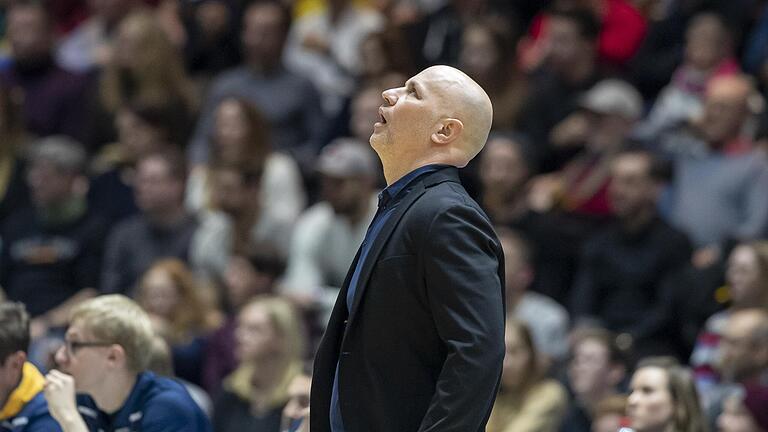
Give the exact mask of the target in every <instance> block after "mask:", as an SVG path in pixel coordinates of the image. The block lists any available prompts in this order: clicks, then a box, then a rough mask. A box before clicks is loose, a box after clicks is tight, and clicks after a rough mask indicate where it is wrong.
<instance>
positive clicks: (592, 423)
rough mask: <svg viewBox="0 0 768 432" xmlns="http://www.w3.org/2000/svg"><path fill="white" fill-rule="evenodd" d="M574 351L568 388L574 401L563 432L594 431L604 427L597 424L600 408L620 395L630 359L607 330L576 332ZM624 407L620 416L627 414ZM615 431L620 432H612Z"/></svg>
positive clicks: (564, 423) (562, 427)
mask: <svg viewBox="0 0 768 432" xmlns="http://www.w3.org/2000/svg"><path fill="white" fill-rule="evenodd" d="M572 347H573V348H572V349H571V360H570V362H569V364H568V384H569V387H570V389H571V391H572V392H573V396H574V398H573V401H572V403H571V404H570V406H569V408H568V411H567V413H566V415H565V418H564V419H563V423H562V426H561V427H560V432H589V431H594V430H595V429H596V428H601V426H602V425H600V424H599V420H598V418H599V414H601V413H600V410H601V405H602V404H603V403H604V401H606V400H609V399H610V398H612V397H616V396H617V395H618V394H619V392H620V386H621V384H622V382H623V381H624V379H625V378H626V375H627V372H628V370H627V369H628V365H627V358H626V355H625V353H624V352H623V351H622V350H621V348H619V346H618V344H617V341H616V335H615V334H613V333H611V332H610V331H608V330H605V329H600V328H593V329H581V330H578V331H576V332H574V337H573V343H572ZM625 404H626V400H624V405H625ZM624 405H622V406H621V415H623V414H624ZM607 421H608V420H606V422H607ZM603 427H604V426H603ZM601 429H602V428H601ZM602 430H605V429H602ZM616 431H618V428H616V429H614V430H613V431H612V432H616Z"/></svg>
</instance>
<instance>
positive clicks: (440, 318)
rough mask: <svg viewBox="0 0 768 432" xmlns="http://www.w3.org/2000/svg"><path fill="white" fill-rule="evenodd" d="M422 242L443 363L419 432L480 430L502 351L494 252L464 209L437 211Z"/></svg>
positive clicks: (494, 243)
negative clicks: (441, 347)
mask: <svg viewBox="0 0 768 432" xmlns="http://www.w3.org/2000/svg"><path fill="white" fill-rule="evenodd" d="M425 242H426V244H425V245H424V247H423V248H422V251H423V253H424V255H423V256H422V258H421V259H422V260H423V262H424V269H425V279H426V281H425V283H426V289H427V296H428V299H429V306H430V308H431V311H432V316H433V319H434V321H435V326H436V328H437V331H438V334H439V336H440V338H441V340H442V341H443V343H444V345H445V348H446V353H447V356H446V360H445V363H444V364H443V368H442V371H441V372H440V375H439V377H438V380H437V384H436V387H435V394H434V396H433V397H432V400H431V402H430V406H429V409H428V410H427V413H426V415H425V416H424V419H423V420H422V423H421V426H420V428H419V432H433V431H440V432H453V431H455V432H470V431H478V430H485V428H484V425H485V423H486V422H487V420H488V416H489V414H490V409H491V407H492V406H493V402H494V399H495V397H496V392H497V388H498V383H499V378H500V376H501V369H502V362H503V359H504V352H505V349H504V298H503V291H504V288H503V276H501V275H503V271H499V266H500V265H503V259H502V254H501V249H500V246H499V243H498V240H497V239H496V235H495V233H494V231H493V229H492V227H491V225H490V222H489V221H488V219H487V218H486V217H485V216H484V215H482V213H481V212H480V211H479V210H477V209H475V208H473V207H471V206H469V205H466V206H465V205H455V206H452V207H450V208H448V209H447V210H445V211H442V212H439V213H438V214H437V215H436V216H435V217H434V219H433V220H432V223H431V224H430V226H429V229H428V231H427V235H426V241H425Z"/></svg>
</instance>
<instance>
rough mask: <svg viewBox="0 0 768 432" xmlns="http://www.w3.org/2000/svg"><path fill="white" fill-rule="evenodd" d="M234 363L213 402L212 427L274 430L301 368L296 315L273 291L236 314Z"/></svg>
mask: <svg viewBox="0 0 768 432" xmlns="http://www.w3.org/2000/svg"><path fill="white" fill-rule="evenodd" d="M236 338H237V356H238V358H239V360H240V365H239V366H238V368H237V369H236V370H235V371H234V372H233V373H232V374H231V375H229V376H228V377H227V378H226V380H225V382H224V391H223V393H221V394H220V395H219V396H218V397H217V398H216V400H215V402H214V417H213V418H214V420H213V423H214V428H215V430H216V431H217V432H240V431H245V430H248V431H252V432H280V422H281V417H282V411H283V408H284V407H285V405H286V403H287V402H288V399H289V395H288V387H289V385H290V384H291V381H293V379H294V378H295V377H296V376H298V375H299V374H301V371H302V366H301V364H302V363H301V360H302V356H303V355H304V349H305V341H304V334H303V333H302V328H301V321H300V319H299V316H298V314H297V313H296V311H295V310H294V309H293V307H292V306H291V304H290V303H288V302H287V301H286V300H284V299H282V298H279V297H270V296H266V297H256V298H254V299H253V300H252V301H250V302H249V303H248V304H247V305H246V306H245V307H244V308H243V309H242V310H241V311H240V313H239V314H238V325H237V330H236Z"/></svg>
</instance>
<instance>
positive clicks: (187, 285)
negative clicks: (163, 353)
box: [136, 258, 219, 344]
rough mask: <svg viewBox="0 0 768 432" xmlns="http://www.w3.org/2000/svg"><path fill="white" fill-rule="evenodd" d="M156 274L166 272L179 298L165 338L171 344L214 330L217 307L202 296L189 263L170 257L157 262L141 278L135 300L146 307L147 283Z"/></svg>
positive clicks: (200, 288)
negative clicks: (192, 335)
mask: <svg viewBox="0 0 768 432" xmlns="http://www.w3.org/2000/svg"><path fill="white" fill-rule="evenodd" d="M154 272H163V273H165V274H166V275H167V276H168V278H169V279H170V280H171V283H172V284H173V287H174V288H175V289H176V292H177V293H178V295H179V303H178V304H177V305H176V307H175V308H174V309H173V311H171V316H170V317H164V318H168V319H169V322H170V328H169V332H168V334H165V335H163V336H165V337H166V339H167V340H168V342H169V343H171V344H175V343H183V342H186V341H187V340H188V339H189V337H190V335H191V334H193V333H195V332H199V331H207V330H212V329H214V328H215V327H216V326H217V325H218V324H219V323H218V320H217V319H216V317H217V314H215V310H214V308H213V307H212V306H211V305H210V304H209V303H210V302H206V298H208V297H211V298H212V297H213V296H212V295H207V296H206V295H203V294H204V293H203V292H202V287H200V286H199V285H198V283H197V281H196V280H195V277H194V276H193V275H192V272H191V271H190V270H189V268H188V267H187V265H186V264H184V262H182V261H181V260H179V259H177V258H168V259H162V260H160V261H157V262H156V263H155V264H154V265H153V266H152V267H150V268H149V270H147V271H146V272H144V276H142V278H141V283H140V284H139V288H138V291H137V293H136V301H137V302H138V303H139V304H140V305H141V306H142V307H144V308H147V280H148V279H149V277H150V276H151V275H152V274H153V273H154Z"/></svg>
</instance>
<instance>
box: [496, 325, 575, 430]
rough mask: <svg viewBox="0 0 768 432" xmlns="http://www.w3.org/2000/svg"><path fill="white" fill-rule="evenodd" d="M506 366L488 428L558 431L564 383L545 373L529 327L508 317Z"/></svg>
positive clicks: (563, 412)
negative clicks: (548, 377)
mask: <svg viewBox="0 0 768 432" xmlns="http://www.w3.org/2000/svg"><path fill="white" fill-rule="evenodd" d="M505 333H506V334H505V342H506V346H507V353H506V357H505V358H504V370H503V372H502V376H501V390H500V392H499V395H498V397H497V398H496V404H495V405H494V407H493V412H492V413H491V418H490V420H489V421H488V428H487V430H488V432H550V431H557V430H558V427H559V426H560V421H561V420H562V417H563V414H565V409H566V405H567V403H568V401H567V395H566V393H565V390H564V389H563V387H562V386H561V385H560V384H559V383H557V382H556V381H554V380H551V379H547V378H545V377H544V374H543V371H542V370H541V366H540V363H539V359H538V355H537V353H536V348H535V347H534V346H533V340H532V338H531V334H530V332H529V331H528V328H527V327H526V326H525V324H523V323H522V322H520V321H518V320H515V319H509V318H508V320H507V326H506V332H505Z"/></svg>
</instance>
